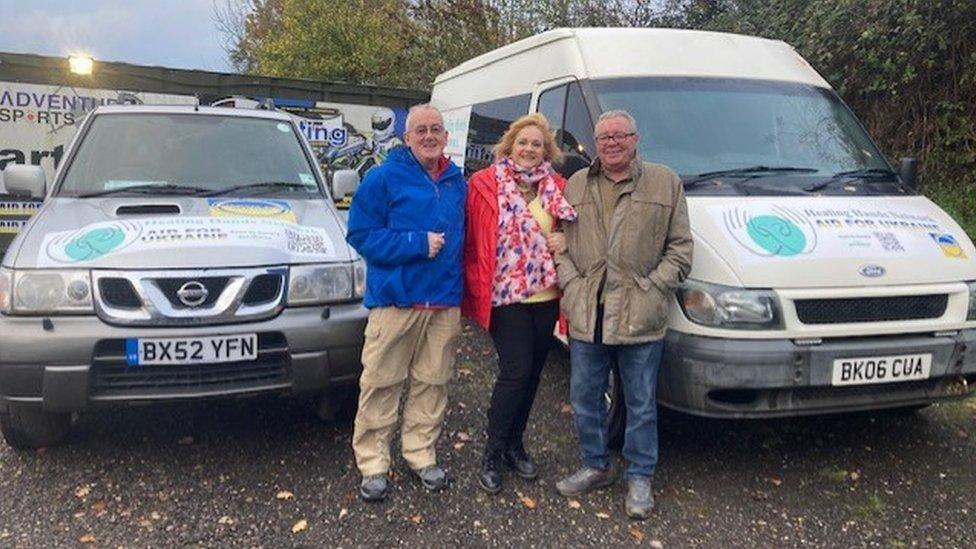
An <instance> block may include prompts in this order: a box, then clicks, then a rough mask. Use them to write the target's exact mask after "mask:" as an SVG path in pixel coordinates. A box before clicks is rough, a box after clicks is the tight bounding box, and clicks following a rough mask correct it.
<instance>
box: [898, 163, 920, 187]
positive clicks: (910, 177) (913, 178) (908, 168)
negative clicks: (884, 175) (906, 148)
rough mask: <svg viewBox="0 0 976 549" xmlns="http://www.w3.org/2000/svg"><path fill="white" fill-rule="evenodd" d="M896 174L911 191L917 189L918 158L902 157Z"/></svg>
mask: <svg viewBox="0 0 976 549" xmlns="http://www.w3.org/2000/svg"><path fill="white" fill-rule="evenodd" d="M898 175H899V176H900V177H901V182H902V183H904V184H905V186H906V187H908V188H909V189H912V190H913V191H914V190H918V160H916V159H915V158H911V157H908V158H902V159H901V165H900V166H899V170H898Z"/></svg>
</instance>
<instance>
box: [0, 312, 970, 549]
mask: <svg viewBox="0 0 976 549" xmlns="http://www.w3.org/2000/svg"><path fill="white" fill-rule="evenodd" d="M494 360H495V357H494V351H493V349H492V347H491V343H490V341H489V339H488V338H487V336H486V335H485V334H484V333H483V332H481V331H480V330H475V329H472V328H471V327H470V326H466V327H465V336H464V341H463V343H462V350H461V356H460V357H459V360H458V375H457V379H456V381H455V383H454V385H453V387H452V399H451V405H450V409H449V412H448V417H447V423H446V426H445V430H444V434H443V436H442V438H441V441H440V445H439V452H440V455H441V459H442V463H443V464H444V465H445V466H446V467H447V468H448V469H449V471H450V472H451V473H452V476H453V478H454V484H453V486H452V487H451V489H450V490H449V491H447V492H445V493H441V494H428V493H426V492H425V491H424V490H423V489H422V488H421V487H420V486H419V484H418V483H417V482H416V481H415V480H414V479H412V478H411V477H409V476H408V475H406V474H405V472H406V467H405V465H404V463H403V461H402V460H400V459H397V460H396V461H395V469H396V471H395V477H394V483H393V491H392V494H391V496H390V498H389V499H388V500H387V501H386V502H384V503H381V504H374V505H367V504H364V503H361V502H360V501H359V500H358V498H357V495H356V488H357V485H358V481H359V476H358V474H357V472H356V470H355V467H354V465H353V458H352V451H351V449H350V447H349V441H350V438H351V432H352V426H351V424H350V423H349V422H336V423H333V424H327V425H323V424H322V423H320V422H319V421H318V420H317V419H316V418H315V416H314V414H313V413H312V411H311V407H310V406H309V405H308V403H303V402H296V401H289V400H278V399H260V400H242V401H232V402H219V403H214V402H209V403H199V404H195V405H192V406H190V405H181V406H152V407H140V408H131V409H126V410H117V411H103V412H100V413H93V414H86V415H84V416H82V417H81V418H79V421H78V423H77V424H76V426H75V429H74V431H73V432H72V435H71V437H70V440H69V441H68V443H67V444H65V445H62V446H60V447H57V448H50V449H45V450H42V451H38V452H26V453H22V452H14V451H13V450H11V449H10V448H8V447H7V446H6V445H3V444H0V547H9V546H13V547H53V546H86V545H87V546H95V547H118V546H125V547H142V546H173V545H184V546H231V545H233V546H248V547H258V546H261V547H281V546H343V547H349V546H363V545H365V546H399V545H404V546H417V545H425V546H430V545H432V546H447V545H464V546H516V545H517V546H520V547H543V546H544V547H548V546H557V545H569V546H589V545H603V546H605V545H615V546H630V545H644V546H653V547H657V546H665V547H668V546H680V547H685V546H712V547H714V546H750V547H752V546H777V547H788V546H806V545H814V546H845V547H846V546H867V547H871V546H880V547H907V546H915V545H921V546H938V547H971V546H972V543H973V542H972V541H971V540H970V536H971V535H972V532H973V528H974V526H976V500H974V496H973V495H974V494H976V467H974V464H976V399H970V400H969V401H964V402H954V403H951V404H943V405H938V406H934V407H932V408H929V409H927V410H924V411H922V412H919V413H917V414H913V415H909V416H898V415H894V414H881V413H878V414H858V415H844V416H830V417H821V418H805V419H793V420H775V421H718V420H706V419H700V418H694V417H691V416H685V415H680V414H676V413H666V414H664V415H663V417H662V425H661V465H660V467H659V470H658V474H657V476H656V478H655V482H654V485H655V493H656V497H657V501H658V508H657V509H656V510H655V512H654V514H653V516H652V518H651V519H650V520H648V521H646V522H641V523H637V522H631V521H628V520H627V519H626V517H625V516H624V514H623V508H622V507H623V506H622V502H623V495H624V488H623V485H622V484H621V483H618V484H617V485H615V486H613V487H611V488H610V489H607V490H604V491H602V492H599V493H596V494H591V495H587V496H583V497H580V498H577V499H575V500H567V499H565V498H562V497H560V496H559V495H558V494H556V492H555V488H554V486H553V485H554V484H555V482H556V480H557V479H559V478H560V477H561V476H562V475H564V474H567V473H570V472H572V471H573V470H574V468H575V467H576V466H577V458H576V455H577V454H576V437H575V433H574V430H573V425H572V415H571V413H570V410H569V407H568V405H567V400H568V360H567V357H566V355H565V354H564V353H562V352H554V353H553V355H552V357H551V360H550V364H549V365H548V367H547V370H546V373H545V374H544V379H543V383H542V388H541V389H540V394H539V398H538V400H537V401H536V407H535V410H534V412H533V416H532V420H531V425H530V429H529V433H528V443H527V445H528V447H529V450H530V452H532V453H533V455H534V457H535V458H536V460H537V462H538V463H539V465H540V468H541V470H542V475H541V478H540V479H539V481H537V482H534V483H528V482H524V481H521V480H520V479H517V478H514V476H509V477H506V479H505V487H504V490H503V491H502V493H501V494H499V495H498V496H489V495H486V494H484V493H482V492H481V491H480V490H479V489H478V487H477V480H476V478H475V475H476V472H477V470H478V466H479V463H480V453H481V449H482V445H483V434H482V433H483V427H484V413H485V409H486V405H487V401H488V391H489V389H490V386H491V381H492V379H493V376H494V373H493V372H494ZM618 465H620V463H619V462H618Z"/></svg>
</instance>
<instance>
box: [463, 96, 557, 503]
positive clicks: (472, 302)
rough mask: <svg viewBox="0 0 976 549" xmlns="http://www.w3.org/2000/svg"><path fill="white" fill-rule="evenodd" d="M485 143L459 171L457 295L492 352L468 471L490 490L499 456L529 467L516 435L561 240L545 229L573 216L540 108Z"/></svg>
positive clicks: (533, 375)
mask: <svg viewBox="0 0 976 549" xmlns="http://www.w3.org/2000/svg"><path fill="white" fill-rule="evenodd" d="M494 153H495V162H494V164H492V165H491V166H489V167H487V168H485V169H483V170H481V171H479V172H477V173H475V174H474V175H473V176H471V179H470V180H469V181H468V197H467V222H466V223H467V227H466V233H465V243H464V281H465V285H464V297H463V299H462V302H461V311H462V312H463V313H464V314H465V315H466V316H469V317H471V318H473V319H474V320H475V321H476V322H477V323H478V324H480V325H481V326H482V327H484V328H485V329H487V330H488V332H489V333H490V334H491V337H492V340H493V341H494V343H495V350H496V351H497V352H498V378H497V379H496V381H495V387H494V390H493V391H492V395H491V404H490V406H489V408H488V443H487V445H486V447H485V455H484V458H483V460H482V467H481V474H480V476H479V479H478V480H479V484H480V485H481V487H482V488H484V489H485V490H487V491H488V492H491V493H493V494H494V493H498V491H499V490H501V486H502V474H501V468H502V464H503V463H504V464H506V465H508V466H509V467H510V468H511V469H513V470H514V471H515V474H517V475H518V476H520V477H522V478H525V479H530V480H531V479H534V478H536V477H537V476H538V470H537V469H536V466H535V464H534V463H533V462H532V459H531V458H530V457H529V454H528V453H527V452H526V451H525V446H524V445H523V440H522V438H523V433H524V432H525V425H526V422H527V421H528V418H529V412H530V411H531V409H532V402H533V401H534V400H535V393H536V390H537V389H538V387H539V376H540V375H541V373H542V368H543V366H544V365H545V363H546V355H547V354H548V352H549V346H550V344H551V342H552V335H553V327H554V326H555V324H556V319H557V317H558V316H559V289H558V286H557V284H556V268H555V264H554V262H553V255H554V254H559V253H562V252H564V251H565V249H566V243H565V239H564V237H563V235H562V234H561V233H558V232H556V231H555V230H554V229H556V227H557V224H558V222H559V220H574V219H576V212H575V211H574V210H573V208H572V206H570V205H569V203H568V202H567V201H566V199H565V198H564V197H563V193H562V190H563V187H565V185H566V180H565V179H563V178H562V177H561V176H560V175H559V174H557V173H556V172H554V171H553V169H552V165H551V162H554V161H556V160H558V159H559V156H560V155H559V149H558V147H557V146H556V142H555V139H554V138H553V134H552V131H551V130H550V129H549V122H548V121H547V120H546V118H545V117H544V116H542V115H541V114H530V115H528V116H523V117H522V118H519V119H518V120H516V121H515V122H512V125H511V126H509V128H508V130H507V131H506V132H505V135H503V136H502V138H501V141H499V143H498V144H497V145H495V149H494Z"/></svg>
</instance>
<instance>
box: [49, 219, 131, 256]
mask: <svg viewBox="0 0 976 549" xmlns="http://www.w3.org/2000/svg"><path fill="white" fill-rule="evenodd" d="M123 242H125V231H122V230H121V229H118V228H116V227H101V228H98V229H92V230H90V231H88V232H86V233H84V234H83V235H81V236H79V237H78V238H75V239H74V240H71V241H69V242H68V244H67V245H66V246H65V248H64V253H65V255H67V256H68V258H70V259H71V260H72V261H91V260H92V259H98V258H99V257H102V256H103V255H105V254H107V253H109V252H111V251H112V250H114V249H115V248H118V247H119V245H121V244H122V243H123Z"/></svg>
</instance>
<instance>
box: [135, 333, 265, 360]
mask: <svg viewBox="0 0 976 549" xmlns="http://www.w3.org/2000/svg"><path fill="white" fill-rule="evenodd" d="M257 357H258V335H257V334H235V335H226V336H211V337H173V338H139V339H136V338H129V339H126V340H125V362H126V364H128V365H129V366H151V365H159V364H204V363H217V362H238V361H245V360H255V359H257Z"/></svg>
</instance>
